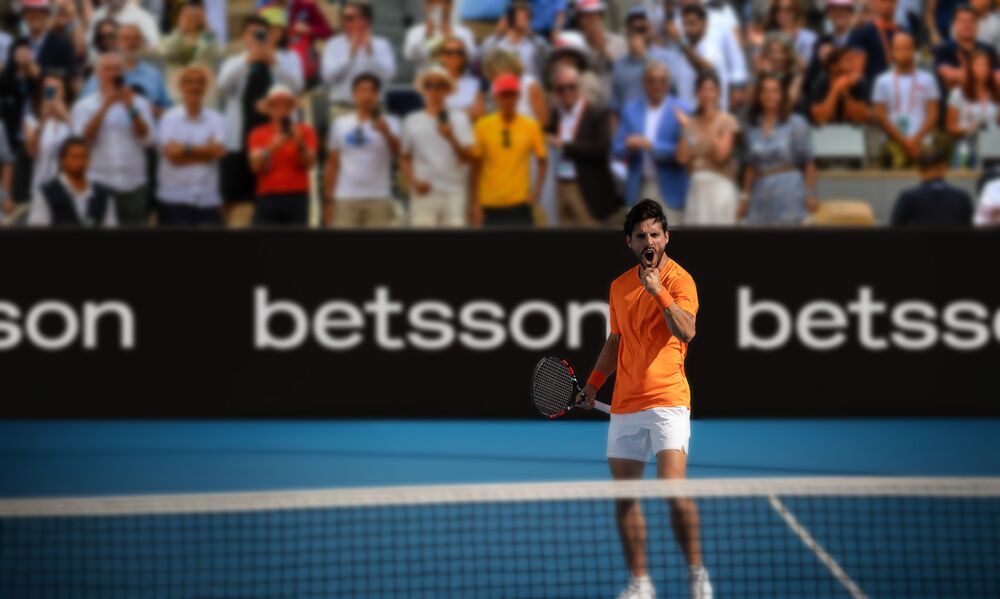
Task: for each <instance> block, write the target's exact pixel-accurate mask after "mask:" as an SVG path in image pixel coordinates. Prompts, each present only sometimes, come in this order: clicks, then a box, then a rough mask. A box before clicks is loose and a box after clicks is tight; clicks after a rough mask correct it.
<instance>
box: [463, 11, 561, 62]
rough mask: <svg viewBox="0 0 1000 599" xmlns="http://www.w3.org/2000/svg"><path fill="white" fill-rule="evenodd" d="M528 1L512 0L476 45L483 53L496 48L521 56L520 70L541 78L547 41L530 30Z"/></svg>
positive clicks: (546, 51)
mask: <svg viewBox="0 0 1000 599" xmlns="http://www.w3.org/2000/svg"><path fill="white" fill-rule="evenodd" d="M531 11H532V9H531V4H530V3H528V2H526V1H525V0H514V1H513V2H511V4H510V6H509V7H508V8H507V12H506V14H505V15H504V16H503V17H501V18H500V21H499V23H498V24H497V28H496V31H495V32H494V33H493V35H491V36H490V37H488V38H486V39H485V40H483V44H482V47H481V49H480V51H481V54H482V55H483V56H485V55H487V54H489V53H490V52H491V51H492V50H494V49H496V48H500V49H501V50H507V51H508V52H513V53H514V54H516V55H517V57H518V58H520V59H521V65H522V66H523V67H524V71H525V72H526V73H528V74H529V75H531V76H532V77H534V78H535V79H541V78H542V71H543V66H544V64H545V56H546V54H547V53H548V43H547V42H546V41H545V38H543V37H541V36H540V35H536V34H535V33H534V32H532V30H531V17H532V12H531Z"/></svg>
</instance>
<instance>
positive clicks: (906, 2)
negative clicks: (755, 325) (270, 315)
mask: <svg viewBox="0 0 1000 599" xmlns="http://www.w3.org/2000/svg"><path fill="white" fill-rule="evenodd" d="M4 4H9V3H0V6H3V5H4ZM377 9H378V6H377V5H376V4H373V3H370V2H363V1H347V2H344V3H341V4H338V5H336V6H334V5H332V4H327V3H326V2H324V1H322V0H267V1H263V2H262V1H258V2H257V4H256V6H255V7H254V8H253V11H252V14H248V15H246V16H245V18H243V19H242V22H241V26H240V30H239V31H234V32H232V35H231V36H230V33H229V32H228V31H227V23H228V21H229V17H230V16H231V15H229V14H228V13H227V11H228V10H232V7H231V6H228V5H227V2H226V1H225V0H20V1H19V2H15V3H14V4H13V5H10V6H9V7H8V8H7V9H6V14H5V21H4V25H5V30H4V31H0V57H5V58H6V59H5V60H4V61H2V62H0V175H2V177H0V181H2V190H0V196H2V198H0V199H2V202H3V212H4V213H7V214H11V213H17V212H18V211H20V212H21V214H22V215H23V216H24V220H26V222H27V223H28V224H29V225H36V226H49V225H82V226H116V225H125V226H149V225H151V224H155V225H157V226H169V225H186V226H194V225H198V226H224V225H226V224H229V225H234V224H238V223H240V222H242V221H251V222H252V223H253V224H255V225H261V226H269V225H292V226H305V225H308V224H310V223H311V222H312V223H315V222H317V221H318V222H320V223H321V224H322V225H324V226H331V227H385V226H395V225H400V224H408V225H411V226H416V227H442V226H446V227H461V226H467V225H473V226H533V225H536V224H539V223H544V222H548V223H550V224H558V225H562V226H579V227H594V226H602V225H604V224H605V223H617V222H618V221H619V220H620V215H621V213H622V211H623V210H625V209H626V208H627V206H630V205H632V204H634V203H635V202H636V201H637V200H638V199H641V198H644V197H649V198H655V199H657V200H659V201H661V202H662V203H663V204H664V206H665V208H666V209H667V212H668V218H669V221H670V222H671V225H672V226H676V225H681V226H699V225H736V224H747V225H797V224H801V223H803V222H804V221H807V220H808V218H809V215H810V214H811V213H813V212H815V211H816V210H817V208H818V207H819V205H820V203H819V202H818V201H817V194H816V185H817V183H816V180H817V168H818V167H823V166H824V164H822V163H820V164H818V162H820V161H819V160H818V157H819V154H820V153H818V152H817V151H816V148H814V147H813V143H814V140H815V139H820V138H819V137H817V135H816V133H815V132H816V131H817V130H820V131H822V130H828V131H829V130H831V129H830V128H831V126H846V127H847V128H848V129H849V130H852V131H856V132H859V135H860V136H863V139H864V147H863V153H862V155H860V156H859V158H860V160H861V164H863V165H864V166H866V167H874V168H882V169H909V168H913V167H916V168H918V171H919V173H920V178H921V180H922V181H921V183H920V185H919V186H917V187H915V188H913V189H910V190H907V191H906V192H904V193H902V194H901V195H900V197H899V199H898V201H897V202H896V205H895V206H894V208H893V211H892V216H891V222H892V224H899V225H903V224H922V225H928V224H934V225H965V224H971V223H972V222H973V221H975V222H976V223H977V224H983V225H987V224H994V223H1000V177H995V178H994V176H993V175H992V174H991V173H992V171H990V170H989V169H987V168H985V167H986V166H989V165H988V164H986V163H987V159H989V158H990V157H991V156H993V155H997V156H1000V148H990V147H988V146H989V141H988V140H993V141H996V140H998V139H1000V137H996V136H992V133H993V132H995V131H996V130H997V129H998V128H1000V63H998V51H1000V10H998V9H997V7H996V5H995V3H994V0H971V2H970V4H964V3H961V2H958V1H956V0H925V2H923V3H921V2H920V1H919V0H816V1H815V2H810V1H808V0H745V1H743V2H738V1H735V0H734V1H732V2H730V1H729V0H665V1H663V2H659V1H657V2H642V1H637V0H621V1H616V2H609V3H608V4H605V3H604V2H602V1H601V0H575V1H571V0H533V1H531V2H525V1H522V0H513V1H511V0H464V1H463V2H461V3H460V5H459V6H453V5H452V2H451V0H426V3H425V6H423V7H422V10H423V15H422V18H420V19H419V20H418V21H417V22H416V23H414V24H412V26H410V27H409V28H408V30H406V31H405V35H404V36H403V38H402V40H401V44H400V45H399V47H395V46H394V44H393V43H392V42H391V41H390V40H389V39H387V38H386V37H383V36H381V35H378V34H376V33H375V29H376V27H375V25H376V19H377V12H376V11H377ZM230 37H232V39H230ZM397 54H398V56H397ZM400 60H401V61H406V62H407V63H409V65H410V66H412V71H413V72H415V73H416V77H415V80H414V81H413V84H412V87H410V86H399V85H393V83H394V81H396V80H397V79H398V76H397V74H398V71H400V70H401V69H399V66H400V65H399V63H398V62H397V61H400ZM407 70H409V69H407ZM984 148H985V149H986V150H987V151H986V152H983V150H984ZM956 167H957V168H965V169H969V168H971V169H977V170H979V169H982V170H983V175H982V177H981V184H980V186H979V187H980V190H979V191H980V198H979V201H978V202H973V200H972V198H971V197H970V195H969V194H968V193H967V192H965V191H962V190H961V189H958V188H956V187H952V186H951V185H950V184H949V183H947V182H946V181H945V180H944V177H945V175H946V174H947V173H948V172H949V168H956ZM977 204H978V207H976V206H977ZM248 214H252V217H248V216H247V215H248Z"/></svg>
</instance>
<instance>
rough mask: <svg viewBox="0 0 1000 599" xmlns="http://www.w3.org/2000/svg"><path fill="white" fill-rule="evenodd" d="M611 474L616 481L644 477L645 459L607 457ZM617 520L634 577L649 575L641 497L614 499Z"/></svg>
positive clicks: (626, 556) (627, 560)
mask: <svg viewBox="0 0 1000 599" xmlns="http://www.w3.org/2000/svg"><path fill="white" fill-rule="evenodd" d="M608 465H609V466H610V467H611V477H612V478H614V479H615V480H635V479H640V478H642V474H643V471H644V470H645V469H646V463H645V462H638V461H635V460H626V459H622V458H608ZM615 521H616V522H617V524H618V535H619V537H620V538H621V542H622V551H623V552H624V553H625V563H627V564H628V569H629V572H631V574H632V576H634V577H636V578H639V577H642V576H645V575H646V521H645V520H644V519H643V517H642V506H640V505H639V500H638V499H619V500H618V501H616V502H615Z"/></svg>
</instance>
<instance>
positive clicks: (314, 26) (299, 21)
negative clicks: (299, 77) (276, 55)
mask: <svg viewBox="0 0 1000 599" xmlns="http://www.w3.org/2000/svg"><path fill="white" fill-rule="evenodd" d="M268 12H277V13H278V14H280V15H282V16H283V17H284V19H283V22H284V27H285V28H287V30H286V31H284V32H283V35H284V36H285V38H284V39H283V40H282V43H281V44H280V45H281V46H282V47H284V48H286V49H287V50H289V51H291V52H294V53H295V54H296V55H297V56H298V57H299V61H300V62H301V63H302V74H303V76H304V77H305V80H306V81H308V82H310V83H312V82H315V81H317V80H318V79H319V56H318V55H317V54H316V44H317V42H325V41H326V40H327V39H329V38H330V36H332V35H333V28H332V27H330V23H329V21H327V20H326V16H325V15H324V14H323V11H322V9H320V7H319V6H318V5H317V4H316V0H270V1H269V2H268V3H266V4H265V5H264V6H263V7H262V9H261V13H262V14H265V15H266V13H268ZM265 18H267V17H266V16H265Z"/></svg>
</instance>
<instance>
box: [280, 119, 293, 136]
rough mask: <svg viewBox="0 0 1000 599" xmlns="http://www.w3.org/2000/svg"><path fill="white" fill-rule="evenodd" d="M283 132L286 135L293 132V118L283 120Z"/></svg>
mask: <svg viewBox="0 0 1000 599" xmlns="http://www.w3.org/2000/svg"><path fill="white" fill-rule="evenodd" d="M281 130H282V131H284V132H285V134H286V135H288V134H291V132H292V117H290V116H286V117H285V118H283V119H281Z"/></svg>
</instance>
